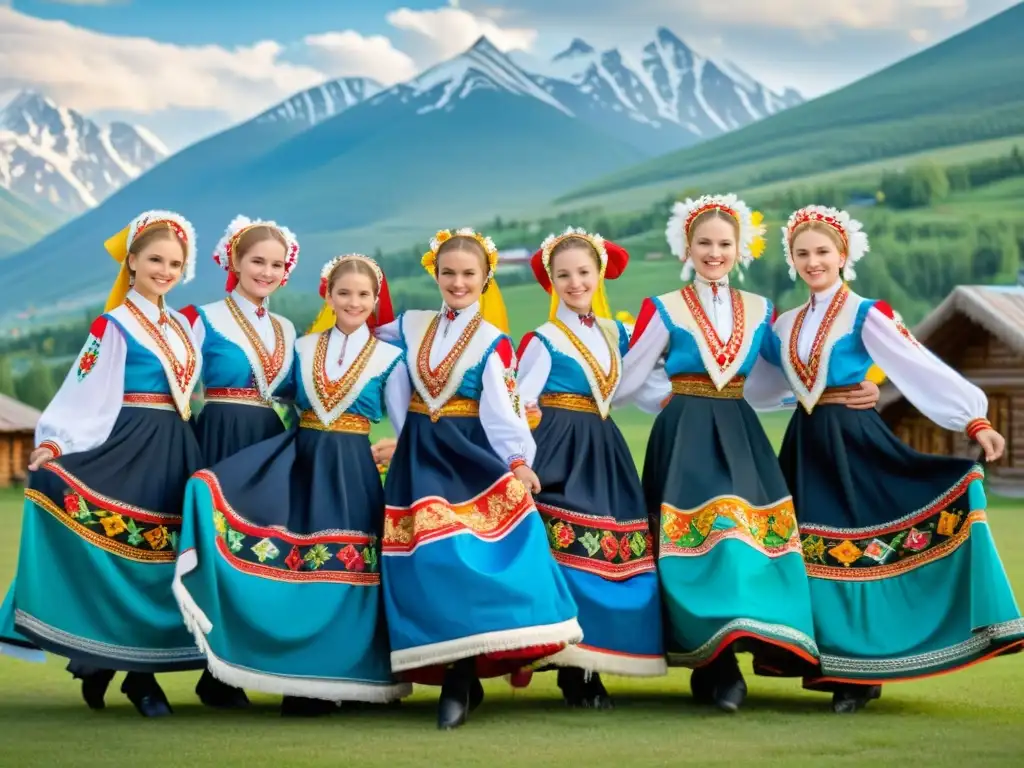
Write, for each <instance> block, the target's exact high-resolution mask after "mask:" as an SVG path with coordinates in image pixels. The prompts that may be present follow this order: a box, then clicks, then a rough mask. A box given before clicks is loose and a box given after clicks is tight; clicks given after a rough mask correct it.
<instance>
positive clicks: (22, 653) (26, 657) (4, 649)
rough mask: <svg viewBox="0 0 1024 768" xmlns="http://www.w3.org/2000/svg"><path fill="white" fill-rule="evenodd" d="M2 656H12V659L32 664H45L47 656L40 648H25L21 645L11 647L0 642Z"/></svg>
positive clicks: (0, 654)
mask: <svg viewBox="0 0 1024 768" xmlns="http://www.w3.org/2000/svg"><path fill="white" fill-rule="evenodd" d="M0 656H10V657H11V658H12V659H19V660H21V661H28V662H31V663H32V664H45V663H46V654H45V653H43V652H42V651H40V650H39V649H38V648H25V647H23V646H20V645H11V644H9V643H4V642H0Z"/></svg>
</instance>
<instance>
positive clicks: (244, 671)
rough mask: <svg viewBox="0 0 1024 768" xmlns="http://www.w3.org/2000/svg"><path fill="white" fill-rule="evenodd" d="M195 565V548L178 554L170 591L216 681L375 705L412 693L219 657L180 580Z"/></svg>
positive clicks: (400, 686)
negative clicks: (277, 671) (294, 673)
mask: <svg viewBox="0 0 1024 768" xmlns="http://www.w3.org/2000/svg"><path fill="white" fill-rule="evenodd" d="M198 562H199V560H198V556H197V555H196V551H195V549H189V550H187V551H185V552H182V553H181V555H180V556H179V557H178V562H177V565H176V566H175V569H174V581H173V582H172V583H171V591H172V592H173V593H174V597H175V599H176V600H177V602H178V608H179V609H180V610H181V616H182V619H183V620H184V622H185V627H186V628H187V629H188V631H189V632H191V633H192V637H193V639H194V640H195V642H196V647H198V648H199V650H200V651H201V652H202V654H203V655H204V656H205V657H206V661H207V669H209V670H210V674H212V675H213V676H214V677H215V678H217V679H218V680H220V681H222V682H224V683H227V684H228V685H233V686H235V687H237V688H245V689H247V690H250V691H261V692H262V693H276V694H279V695H281V696H302V697H304V698H309V699H323V700H325V701H366V702H370V703H375V704H376V703H386V702H389V701H394V700H395V699H401V698H404V697H406V696H408V695H409V694H410V693H412V685H410V684H409V683H393V684H381V683H365V682H359V681H357V680H328V679H318V678H308V677H291V676H286V675H274V674H271V673H267V672H259V671H257V670H254V669H249V668H247V667H240V666H237V665H235V664H231V663H229V662H227V661H225V660H224V659H222V658H220V657H219V656H217V654H215V653H214V652H213V651H212V650H211V648H210V644H209V643H208V642H207V640H206V636H207V635H208V634H209V633H210V632H211V631H212V630H213V624H212V623H211V622H210V619H209V618H208V617H207V615H206V613H205V612H204V611H203V609H202V608H200V607H199V604H198V603H196V601H195V600H194V599H193V598H192V595H191V594H190V593H189V591H188V589H187V588H186V587H185V584H184V582H182V580H181V579H182V577H183V576H184V575H185V574H188V573H191V572H192V571H193V570H195V568H196V566H197V565H198Z"/></svg>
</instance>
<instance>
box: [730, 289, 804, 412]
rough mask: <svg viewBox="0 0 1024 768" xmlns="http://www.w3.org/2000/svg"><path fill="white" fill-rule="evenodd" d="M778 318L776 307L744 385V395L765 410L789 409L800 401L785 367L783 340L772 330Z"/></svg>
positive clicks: (755, 405) (761, 409) (767, 323)
mask: <svg viewBox="0 0 1024 768" xmlns="http://www.w3.org/2000/svg"><path fill="white" fill-rule="evenodd" d="M775 318H776V314H775V310H774V309H773V310H772V314H771V320H770V321H768V322H766V323H765V326H764V327H763V329H762V331H761V349H760V352H759V353H758V356H757V360H756V361H754V367H753V368H752V369H751V371H750V375H749V376H747V380H746V382H745V384H744V386H743V397H744V399H745V400H746V401H747V402H748V403H749V404H750V406H751V407H752V408H753V409H754V410H757V411H762V412H766V411H779V410H789V409H790V408H793V407H794V406H795V405H796V396H795V395H794V394H793V388H792V386H790V383H789V379H787V378H786V374H785V372H784V371H783V370H782V357H781V342H780V341H779V338H778V336H776V335H775V332H774V331H773V330H772V326H773V324H774V323H775Z"/></svg>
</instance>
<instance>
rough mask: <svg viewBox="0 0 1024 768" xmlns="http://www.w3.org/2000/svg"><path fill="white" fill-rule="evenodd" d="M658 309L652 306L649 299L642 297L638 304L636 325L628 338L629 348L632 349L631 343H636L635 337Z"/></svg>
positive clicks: (637, 337)
mask: <svg viewBox="0 0 1024 768" xmlns="http://www.w3.org/2000/svg"><path fill="white" fill-rule="evenodd" d="M657 312H658V309H657V307H655V306H654V302H653V301H652V300H651V299H644V303H643V304H641V305H640V315H639V316H638V317H637V319H636V325H634V326H633V335H632V336H631V337H630V339H629V348H630V349H632V348H633V345H634V344H636V342H637V339H639V338H640V335H641V334H642V333H643V332H644V329H645V328H646V327H647V326H648V325H649V324H650V322H651V319H652V318H653V317H654V315H655V314H657Z"/></svg>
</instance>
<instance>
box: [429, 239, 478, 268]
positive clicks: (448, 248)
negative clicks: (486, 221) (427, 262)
mask: <svg viewBox="0 0 1024 768" xmlns="http://www.w3.org/2000/svg"><path fill="white" fill-rule="evenodd" d="M458 252H462V253H475V254H476V255H477V256H479V257H480V261H481V263H482V264H483V268H484V276H485V277H486V275H487V273H488V272H490V262H489V261H488V260H487V252H486V251H484V247H483V246H482V245H480V243H478V242H477V241H476V240H474V239H473V238H472V237H465V236H464V235H455V237H452V238H449V239H448V240H445V241H444V242H443V243H441V247H440V248H438V249H437V261H436V262H435V264H434V275H435V276H436V275H437V273H438V270H440V269H441V257H442V256H443V255H444V254H446V253H458Z"/></svg>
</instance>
